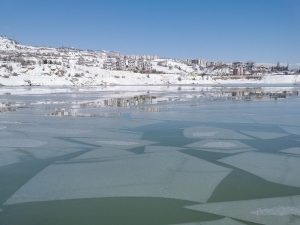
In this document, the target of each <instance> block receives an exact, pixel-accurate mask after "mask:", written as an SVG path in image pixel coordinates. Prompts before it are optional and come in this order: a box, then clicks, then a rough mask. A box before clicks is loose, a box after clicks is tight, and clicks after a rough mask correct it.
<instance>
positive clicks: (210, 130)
mask: <svg viewBox="0 0 300 225" xmlns="http://www.w3.org/2000/svg"><path fill="white" fill-rule="evenodd" d="M183 134H184V136H185V137H187V138H203V139H235V140H238V139H252V138H250V137H247V136H245V135H243V134H240V133H238V132H236V131H233V130H228V129H223V128H217V127H208V126H197V127H190V128H187V129H185V130H184V131H183Z"/></svg>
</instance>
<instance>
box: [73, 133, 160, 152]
mask: <svg viewBox="0 0 300 225" xmlns="http://www.w3.org/2000/svg"><path fill="white" fill-rule="evenodd" d="M73 139H74V140H78V141H82V142H85V143H88V144H92V145H98V146H99V147H100V146H107V147H112V148H120V149H130V148H137V147H141V146H145V145H151V144H156V143H157V142H154V141H146V140H137V139H122V136H121V137H120V136H118V139H112V138H110V139H104V138H103V139H102V140H101V139H100V140H99V138H73Z"/></svg>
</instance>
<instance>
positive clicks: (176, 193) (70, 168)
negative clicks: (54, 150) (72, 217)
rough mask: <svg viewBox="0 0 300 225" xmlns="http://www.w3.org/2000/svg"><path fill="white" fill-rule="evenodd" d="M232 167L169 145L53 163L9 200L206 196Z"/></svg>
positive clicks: (195, 198) (200, 199)
mask: <svg viewBox="0 0 300 225" xmlns="http://www.w3.org/2000/svg"><path fill="white" fill-rule="evenodd" d="M230 172H231V170H230V169H227V168H224V167H221V166H218V165H215V164H212V163H209V162H206V161H204V160H201V159H196V158H194V157H192V156H189V155H186V154H183V153H180V152H178V151H170V152H164V153H158V154H143V155H133V156H132V157H124V158H121V157H112V158H110V159H107V160H104V161H99V162H92V161H86V162H83V161H82V160H79V158H77V160H72V161H71V162H60V163H56V164H52V165H50V166H49V167H47V168H46V169H44V170H43V171H41V172H40V173H39V174H37V175H36V176H35V177H33V178H32V179H31V180H30V181H29V182H28V183H26V184H25V185H24V186H23V187H21V188H20V189H19V190H18V191H17V192H16V193H15V194H14V195H13V196H12V197H11V198H10V199H9V200H8V201H7V202H6V204H17V203H23V202H36V201H50V200H62V199H78V198H96V197H163V198H174V199H182V200H188V201H195V202H206V201H207V200H208V199H209V197H210V196H211V194H212V193H213V191H214V190H215V188H216V187H217V186H218V185H219V183H220V182H221V181H222V180H223V179H224V178H225V177H226V176H227V175H228V174H229V173H230Z"/></svg>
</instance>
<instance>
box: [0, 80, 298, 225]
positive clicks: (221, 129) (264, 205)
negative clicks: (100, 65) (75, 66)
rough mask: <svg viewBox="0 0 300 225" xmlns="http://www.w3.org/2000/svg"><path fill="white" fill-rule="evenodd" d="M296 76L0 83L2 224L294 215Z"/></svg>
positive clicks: (225, 222) (222, 220)
mask: <svg viewBox="0 0 300 225" xmlns="http://www.w3.org/2000/svg"><path fill="white" fill-rule="evenodd" d="M299 93H300V87H299V86H290V87H289V86H282V87H281V86H270V87H262V86H260V87H259V86H257V87H251V86H245V87H237V86H232V87H230V86H226V87H225V86H224V87H209V86H196V85H194V86H111V87H5V86H3V87H0V224H5V225H32V224H49V225H52V224H61V225H76V224H78V225H79V224H80V225H82V224H128V225H140V224H146V225H153V224H157V225H158V224H162V225H168V224H189V225H193V224H202V225H217V224H222V225H235V224H236V225H239V224H241V225H242V224H247V225H259V224H267V225H282V224H285V225H297V224H298V225H300V116H299V115H300V97H299Z"/></svg>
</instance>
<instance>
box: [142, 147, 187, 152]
mask: <svg viewBox="0 0 300 225" xmlns="http://www.w3.org/2000/svg"><path fill="white" fill-rule="evenodd" d="M183 149H185V148H179V147H171V146H146V147H145V153H155V152H167V151H179V150H183Z"/></svg>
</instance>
